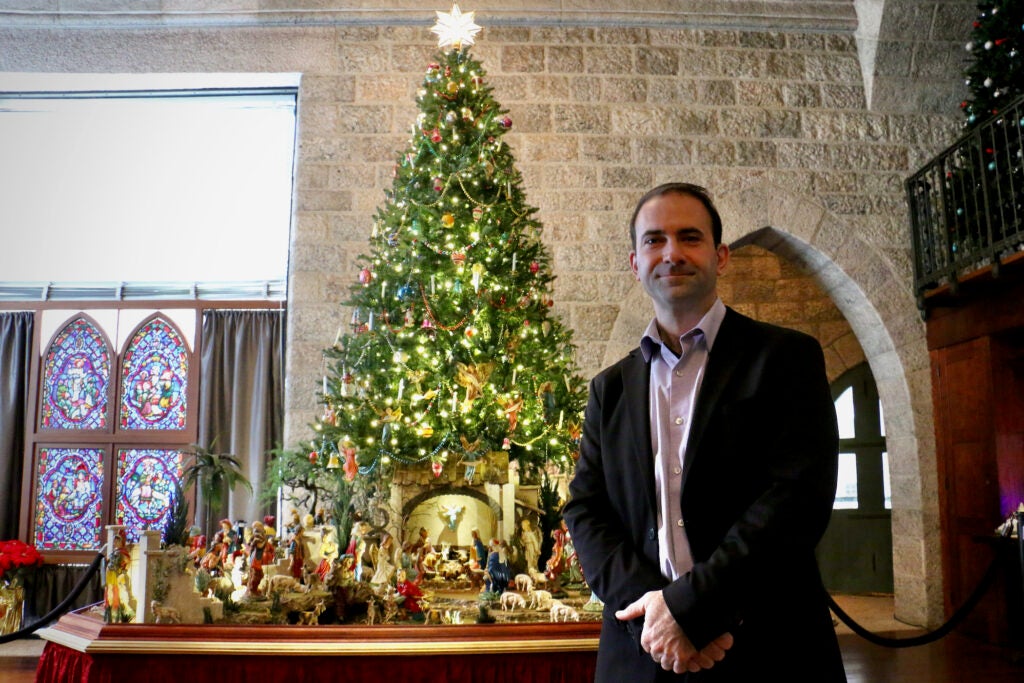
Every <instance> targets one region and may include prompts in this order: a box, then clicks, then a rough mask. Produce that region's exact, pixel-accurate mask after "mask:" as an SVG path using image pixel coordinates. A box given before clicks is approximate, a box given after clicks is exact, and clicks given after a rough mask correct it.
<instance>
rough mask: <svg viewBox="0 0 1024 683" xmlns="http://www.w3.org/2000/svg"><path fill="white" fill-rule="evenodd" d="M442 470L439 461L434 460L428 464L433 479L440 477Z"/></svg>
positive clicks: (442, 466)
mask: <svg viewBox="0 0 1024 683" xmlns="http://www.w3.org/2000/svg"><path fill="white" fill-rule="evenodd" d="M443 468H444V465H443V464H442V463H441V461H440V460H434V461H433V462H431V463H430V471H431V472H433V473H434V479H437V478H438V477H440V476H441V470H442V469H443Z"/></svg>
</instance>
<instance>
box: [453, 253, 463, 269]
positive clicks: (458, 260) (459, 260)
mask: <svg viewBox="0 0 1024 683" xmlns="http://www.w3.org/2000/svg"><path fill="white" fill-rule="evenodd" d="M465 262H466V255H465V254H463V253H462V252H461V251H457V252H455V253H454V254H452V263H454V264H455V265H457V266H461V265H462V264H463V263H465Z"/></svg>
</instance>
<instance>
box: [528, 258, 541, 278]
mask: <svg viewBox="0 0 1024 683" xmlns="http://www.w3.org/2000/svg"><path fill="white" fill-rule="evenodd" d="M539 271H540V264H539V263H537V262H536V261H532V262H531V263H530V272H531V273H533V274H534V275H536V274H537V273H538V272H539Z"/></svg>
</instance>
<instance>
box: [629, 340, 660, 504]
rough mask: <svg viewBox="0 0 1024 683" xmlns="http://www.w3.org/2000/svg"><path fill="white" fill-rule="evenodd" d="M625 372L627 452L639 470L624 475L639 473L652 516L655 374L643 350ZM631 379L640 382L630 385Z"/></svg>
mask: <svg viewBox="0 0 1024 683" xmlns="http://www.w3.org/2000/svg"><path fill="white" fill-rule="evenodd" d="M622 371H623V379H624V381H623V391H624V394H625V399H626V415H627V418H628V419H627V423H628V426H629V428H630V432H628V433H626V434H625V435H624V441H623V450H624V451H625V452H626V453H628V454H630V457H634V458H636V463H635V467H633V468H625V469H624V471H627V472H628V471H630V470H631V469H632V471H634V472H639V473H640V476H641V484H642V487H643V491H644V495H645V496H646V497H647V502H648V505H649V507H650V510H651V512H652V514H653V513H654V512H655V511H656V510H657V502H656V497H655V491H654V453H653V452H652V450H651V410H650V397H651V371H650V366H649V365H648V364H647V362H646V361H644V356H643V354H642V353H640V350H639V349H636V350H634V351H633V353H632V354H630V356H629V358H628V359H627V363H626V365H625V366H624V367H623V369H622ZM628 378H639V379H640V381H636V380H633V381H630V379H628Z"/></svg>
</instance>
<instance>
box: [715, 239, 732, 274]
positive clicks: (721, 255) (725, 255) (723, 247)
mask: <svg viewBox="0 0 1024 683" xmlns="http://www.w3.org/2000/svg"><path fill="white" fill-rule="evenodd" d="M730 253H731V252H730V251H729V245H728V244H726V243H725V242H722V243H721V244H719V245H718V271H717V272H718V274H719V275H721V274H722V273H724V272H725V267H726V266H727V265H729V255H730Z"/></svg>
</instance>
